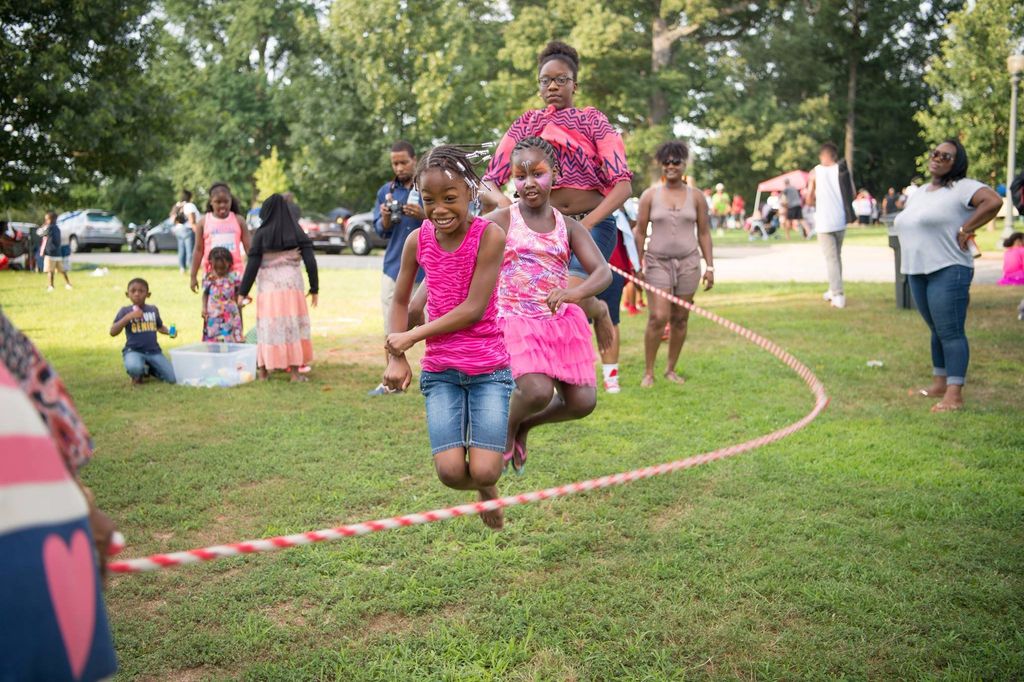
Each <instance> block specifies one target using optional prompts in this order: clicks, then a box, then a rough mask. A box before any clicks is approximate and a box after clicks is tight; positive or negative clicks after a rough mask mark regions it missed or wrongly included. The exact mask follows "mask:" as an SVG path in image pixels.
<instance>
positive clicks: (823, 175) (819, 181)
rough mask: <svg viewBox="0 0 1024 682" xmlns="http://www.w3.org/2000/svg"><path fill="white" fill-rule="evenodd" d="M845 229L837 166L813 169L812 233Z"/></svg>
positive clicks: (819, 166) (844, 208) (843, 207)
mask: <svg viewBox="0 0 1024 682" xmlns="http://www.w3.org/2000/svg"><path fill="white" fill-rule="evenodd" d="M845 229H846V207H845V206H843V193H842V192H841V191H840V190H839V164H837V163H834V164H832V165H831V166H822V165H817V166H815V167H814V231H815V232H839V231H840V230H845Z"/></svg>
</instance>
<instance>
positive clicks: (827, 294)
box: [821, 289, 832, 301]
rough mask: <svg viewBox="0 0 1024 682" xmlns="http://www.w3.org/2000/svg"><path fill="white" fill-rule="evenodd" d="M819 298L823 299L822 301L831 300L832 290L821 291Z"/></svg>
mask: <svg viewBox="0 0 1024 682" xmlns="http://www.w3.org/2000/svg"><path fill="white" fill-rule="evenodd" d="M821 300H823V301H831V300H832V290H831V289H829V290H828V291H826V292H825V293H823V294H822V295H821Z"/></svg>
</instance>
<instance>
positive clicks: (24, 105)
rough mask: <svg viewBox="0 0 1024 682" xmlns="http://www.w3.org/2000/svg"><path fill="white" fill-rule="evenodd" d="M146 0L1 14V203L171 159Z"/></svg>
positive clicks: (77, 0) (94, 0)
mask: <svg viewBox="0 0 1024 682" xmlns="http://www.w3.org/2000/svg"><path fill="white" fill-rule="evenodd" d="M149 10H150V0H90V1H88V2H86V1H85V0H70V1H69V0H34V1H33V2H5V3H3V5H2V8H0V73H2V74H3V76H2V78H0V159H3V160H4V162H3V164H2V165H0V202H2V203H3V204H7V205H24V204H26V203H29V202H30V201H32V200H33V199H35V200H40V199H45V198H47V197H50V196H53V195H55V194H58V193H60V192H61V191H62V190H64V189H65V188H66V187H67V185H68V184H69V183H71V182H94V181H96V180H97V179H99V178H102V177H103V176H110V175H121V176H129V175H131V174H133V173H135V172H137V171H138V170H140V169H144V168H147V167H148V166H149V165H150V164H152V162H153V160H154V159H155V158H157V157H160V156H162V155H163V154H165V153H166V148H165V146H164V145H165V142H166V140H165V139H164V138H163V137H161V136H159V135H151V134H149V133H150V131H152V130H160V129H161V128H162V127H164V126H165V125H166V120H167V119H166V115H167V106H166V105H167V93H165V92H163V91H161V90H160V89H159V88H158V87H156V84H155V83H154V81H153V79H152V78H151V77H150V73H149V67H150V65H151V63H152V61H153V52H152V46H151V43H152V40H153V38H154V35H155V34H156V33H157V32H158V29H159V27H158V26H157V25H156V24H155V23H154V22H152V21H149V20H144V19H145V17H146V15H147V13H148V12H149Z"/></svg>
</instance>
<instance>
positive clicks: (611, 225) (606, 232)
mask: <svg viewBox="0 0 1024 682" xmlns="http://www.w3.org/2000/svg"><path fill="white" fill-rule="evenodd" d="M590 236H591V237H593V239H594V243H595V244H597V248H598V250H599V251H600V252H601V255H602V256H604V260H605V262H606V263H607V262H608V259H609V258H611V257H612V252H613V251H615V244H616V243H617V242H618V238H619V228H618V226H617V225H616V224H615V215H614V214H613V215H610V216H608V217H607V218H605V219H604V220H602V221H601V222H599V223H598V224H597V225H594V227H593V229H591V230H590ZM569 274H570V275H572V276H573V277H579V278H580V279H586V278H587V277H588V276H589V274H590V273H589V272H587V269H586V268H584V267H583V263H580V261H579V259H578V258H576V255H575V254H573V257H572V258H571V259H570V260H569Z"/></svg>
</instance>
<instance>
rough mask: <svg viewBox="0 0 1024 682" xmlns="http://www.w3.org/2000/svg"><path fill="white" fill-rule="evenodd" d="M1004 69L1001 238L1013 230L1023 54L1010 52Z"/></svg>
mask: <svg viewBox="0 0 1024 682" xmlns="http://www.w3.org/2000/svg"><path fill="white" fill-rule="evenodd" d="M1006 70H1007V71H1009V72H1010V143H1009V150H1008V152H1007V154H1006V198H1005V202H1006V206H1005V210H1006V217H1005V219H1004V220H1005V222H1004V223H1003V238H1004V239H1005V238H1006V237H1009V236H1010V234H1011V233H1012V232H1013V199H1012V197H1011V196H1010V185H1011V184H1013V174H1014V172H1015V171H1016V168H1015V167H1016V165H1017V85H1018V84H1019V83H1020V74H1021V72H1024V54H1012V55H1010V56H1009V57H1007V58H1006Z"/></svg>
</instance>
